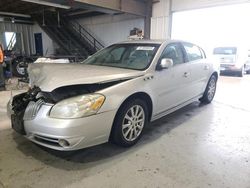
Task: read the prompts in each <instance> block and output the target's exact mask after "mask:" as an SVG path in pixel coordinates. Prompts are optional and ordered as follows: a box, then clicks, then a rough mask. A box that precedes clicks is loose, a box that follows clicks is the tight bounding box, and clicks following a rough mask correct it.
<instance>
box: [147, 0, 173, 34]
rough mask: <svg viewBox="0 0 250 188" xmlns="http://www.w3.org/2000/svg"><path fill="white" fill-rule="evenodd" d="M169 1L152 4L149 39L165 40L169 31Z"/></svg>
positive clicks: (164, 0)
mask: <svg viewBox="0 0 250 188" xmlns="http://www.w3.org/2000/svg"><path fill="white" fill-rule="evenodd" d="M169 19H170V1H169V0H160V1H159V2H155V3H153V7H152V18H151V34H150V38H151V39H167V38H169V30H170V27H169V26H170V22H169Z"/></svg>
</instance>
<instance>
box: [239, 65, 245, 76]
mask: <svg viewBox="0 0 250 188" xmlns="http://www.w3.org/2000/svg"><path fill="white" fill-rule="evenodd" d="M238 76H239V77H243V76H244V68H243V67H242V68H241V70H240V71H239V73H238Z"/></svg>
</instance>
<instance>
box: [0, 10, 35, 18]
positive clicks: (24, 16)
mask: <svg viewBox="0 0 250 188" xmlns="http://www.w3.org/2000/svg"><path fill="white" fill-rule="evenodd" d="M0 15H2V16H15V17H23V18H30V15H27V14H18V13H14V12H1V11H0Z"/></svg>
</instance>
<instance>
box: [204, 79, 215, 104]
mask: <svg viewBox="0 0 250 188" xmlns="http://www.w3.org/2000/svg"><path fill="white" fill-rule="evenodd" d="M216 84H217V78H216V76H215V75H212V76H211V77H210V79H209V81H208V83H207V87H206V90H205V92H204V94H203V96H202V98H200V101H201V102H202V103H205V104H208V103H211V102H212V100H213V98H214V95H215V92H216Z"/></svg>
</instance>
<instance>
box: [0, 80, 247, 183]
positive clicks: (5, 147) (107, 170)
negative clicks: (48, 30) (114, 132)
mask: <svg viewBox="0 0 250 188" xmlns="http://www.w3.org/2000/svg"><path fill="white" fill-rule="evenodd" d="M9 96H10V92H7V91H6V92H0V143H1V146H0V187H1V186H2V187H11V188H12V187H22V188H29V187H36V188H37V187H94V188H95V187H97V188H99V187H109V188H116V187H124V188H127V187H133V188H137V187H143V188H146V187H148V188H151V187H164V188H166V187H177V188H180V187H185V188H186V187H192V188H193V187H201V188H204V187H218V188H223V187H232V188H234V187H237V188H241V187H249V188H250V100H249V97H250V76H245V77H244V78H238V77H228V76H227V77H226V76H223V77H220V79H219V83H218V90H217V94H216V97H215V100H214V101H213V102H212V104H210V105H205V106H204V105H202V106H200V105H199V103H198V102H197V103H193V104H191V105H189V106H187V107H185V108H184V109H182V110H179V111H177V112H175V113H173V114H171V115H169V116H167V117H164V118H162V119H161V120H158V121H156V122H154V123H152V124H151V125H150V126H149V127H148V128H147V130H146V131H145V134H144V136H143V138H142V139H141V141H140V142H139V143H138V144H137V145H136V146H134V147H132V148H129V149H124V148H119V147H117V146H115V145H112V144H103V145H100V146H96V147H92V148H88V149H83V150H80V151H75V152H66V153H63V152H57V151H52V150H49V149H44V148H42V147H39V146H37V145H35V144H33V143H31V142H29V141H28V140H26V139H25V138H23V137H22V136H20V135H18V134H16V133H15V132H14V131H12V130H11V128H10V121H9V120H8V118H7V116H6V114H5V104H6V102H7V100H8V98H9Z"/></svg>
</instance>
